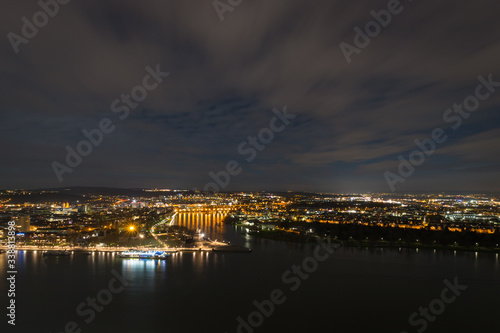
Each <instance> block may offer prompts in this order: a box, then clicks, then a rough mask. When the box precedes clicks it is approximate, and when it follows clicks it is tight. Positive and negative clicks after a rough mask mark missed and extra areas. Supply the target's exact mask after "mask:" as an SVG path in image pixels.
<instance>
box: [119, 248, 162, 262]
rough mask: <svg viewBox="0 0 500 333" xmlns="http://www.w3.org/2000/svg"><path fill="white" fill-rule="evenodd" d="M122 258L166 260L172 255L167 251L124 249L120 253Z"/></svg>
mask: <svg viewBox="0 0 500 333" xmlns="http://www.w3.org/2000/svg"><path fill="white" fill-rule="evenodd" d="M118 257H120V258H129V259H160V260H164V259H167V258H168V257H170V253H168V252H165V251H139V250H128V251H123V252H122V253H120V254H119V255H118Z"/></svg>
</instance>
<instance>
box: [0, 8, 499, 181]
mask: <svg viewBox="0 0 500 333" xmlns="http://www.w3.org/2000/svg"><path fill="white" fill-rule="evenodd" d="M402 6H403V8H404V9H403V11H402V12H401V13H400V14H399V15H397V16H393V17H392V21H391V23H390V24H389V26H387V27H386V28H383V29H382V31H381V33H380V35H379V36H377V37H375V38H373V40H372V41H371V43H370V45H368V47H366V48H365V49H363V50H362V51H361V53H360V54H354V55H353V56H352V62H351V63H350V64H348V63H347V62H346V60H345V58H344V56H343V54H342V52H341V50H340V48H339V44H340V43H341V42H347V43H350V44H353V38H354V36H355V32H354V30H353V28H354V27H355V26H359V27H362V28H363V27H364V25H365V24H366V23H367V22H368V21H370V20H372V19H373V18H372V17H371V15H370V11H371V10H375V11H379V10H382V9H384V8H386V7H387V1H361V2H359V1H358V2H346V1H326V0H324V1H316V2H314V3H309V2H304V1H298V0H293V1H289V0H288V1H285V0H277V1H243V2H242V4H241V5H240V6H238V7H236V8H235V9H234V11H233V12H226V13H225V19H224V21H223V22H221V21H220V20H219V18H218V15H217V13H216V11H215V9H214V8H213V6H212V2H211V1H203V2H201V1H194V0H186V1H161V2H158V1H145V2H140V3H139V2H137V1H132V0H121V1H113V0H106V1H97V0H93V1H77V0H73V1H71V2H70V3H69V4H67V5H64V6H61V8H60V10H59V13H58V14H57V15H56V16H55V17H54V18H51V19H50V21H49V23H48V24H47V25H46V26H45V27H43V28H40V29H39V32H38V34H37V35H36V36H35V37H34V38H33V39H32V40H30V41H29V42H28V44H26V45H24V44H22V45H20V46H19V49H20V51H19V53H18V54H15V53H14V51H13V49H12V47H11V45H10V43H9V40H8V39H7V34H8V33H9V32H14V33H16V34H20V31H21V26H22V22H21V17H23V16H26V17H28V18H30V19H31V17H32V15H33V14H34V13H35V12H36V11H38V10H40V8H39V7H38V5H37V4H36V2H32V1H18V0H8V1H6V3H5V4H4V10H3V11H2V14H1V15H2V20H1V23H0V26H1V28H2V32H3V35H4V36H5V38H4V47H3V48H2V49H1V51H0V58H1V67H0V68H1V70H2V76H1V78H0V85H1V87H2V91H1V94H2V105H1V106H0V109H1V115H0V124H1V125H0V139H1V142H2V145H1V147H2V148H1V151H0V152H1V154H2V162H1V163H0V172H1V173H2V175H3V177H2V182H1V183H0V187H41V186H47V187H48V186H59V185H60V184H59V182H58V181H57V178H56V177H55V175H54V173H53V171H52V168H51V163H52V162H53V161H55V160H56V161H61V162H63V160H64V157H65V146H66V145H70V146H72V147H75V146H76V144H77V143H78V142H79V141H80V140H82V139H84V137H83V135H82V134H81V131H82V130H83V129H87V130H90V129H92V128H96V127H97V126H98V124H99V121H100V120H101V119H102V118H106V117H107V118H110V119H112V121H113V122H114V124H115V125H116V130H115V131H114V132H113V133H111V134H109V135H107V136H106V137H105V138H104V141H103V143H102V144H101V145H100V146H98V147H96V148H95V149H94V151H93V153H92V154H91V155H90V156H88V157H85V158H84V161H83V163H82V164H81V165H80V166H79V167H77V168H75V171H74V172H73V173H71V174H67V175H65V180H64V182H63V185H65V186H66V185H75V184H79V185H84V184H88V185H108V186H124V187H127V186H171V187H183V188H186V187H187V188H189V187H191V188H192V187H202V186H203V185H204V184H205V183H206V182H208V181H210V178H209V176H208V172H209V171H218V170H222V169H223V168H224V167H225V164H226V163H227V161H229V160H231V159H235V160H238V161H240V162H242V165H243V169H244V172H242V174H241V175H239V176H237V177H234V179H232V181H231V184H230V186H229V187H228V189H263V188H266V189H272V188H275V189H287V190H293V189H309V190H319V191H387V190H388V186H387V184H386V183H385V178H384V176H383V173H384V172H385V171H387V170H390V171H394V170H395V169H396V168H397V166H398V159H397V157H398V156H399V155H404V156H407V155H408V154H409V153H410V152H411V151H412V150H413V149H415V144H414V140H415V139H425V138H427V137H429V135H430V133H431V132H432V130H433V129H434V128H436V127H443V128H445V127H446V126H448V127H449V124H446V123H445V122H444V121H443V113H444V112H445V110H446V109H447V108H449V107H451V106H452V105H453V103H462V102H463V100H464V98H465V97H467V96H468V95H471V94H473V93H474V89H475V87H476V85H477V84H478V81H477V77H478V76H479V75H483V76H487V75H488V74H489V73H492V74H493V77H494V78H496V80H498V81H500V70H499V67H498V58H499V56H500V43H499V42H498V38H497V36H499V34H500V24H498V20H497V19H496V13H498V9H499V8H500V5H499V4H498V2H496V1H492V0H479V1H475V2H470V1H458V2H457V1H448V0H447V1H441V2H438V3H436V2H432V1H412V2H409V1H403V2H402ZM156 64H160V66H161V69H162V70H163V71H168V72H170V76H169V77H168V78H166V79H165V81H164V82H163V83H162V84H161V85H160V86H159V87H158V88H157V89H155V90H154V91H151V92H150V93H149V94H148V97H147V99H146V100H145V101H143V102H141V103H140V105H139V106H138V107H137V108H136V109H134V110H132V111H131V113H130V116H129V117H128V118H127V119H125V120H123V121H122V120H119V119H118V114H116V113H113V112H112V111H111V103H112V102H113V100H115V99H116V98H119V97H120V95H121V94H122V93H129V92H130V90H131V89H132V88H133V87H135V86H136V85H138V84H141V83H142V79H143V77H144V75H145V74H146V70H145V68H146V66H151V67H155V66H156ZM499 104H500V91H498V92H496V93H495V94H493V95H492V96H491V97H490V98H489V99H488V100H487V101H484V102H482V103H481V106H480V109H479V110H478V111H476V112H475V113H474V114H473V115H472V116H471V117H470V118H468V119H466V120H464V123H463V125H462V126H461V127H460V128H459V129H458V130H456V131H450V132H448V133H449V139H448V140H447V141H446V142H445V143H443V144H442V145H440V146H439V147H437V150H436V152H435V154H434V155H433V156H431V157H429V158H428V159H427V161H426V163H425V164H424V165H422V166H420V167H419V168H418V170H417V171H416V172H415V173H414V174H413V175H412V176H411V177H410V178H409V179H408V180H407V181H406V182H405V183H403V184H400V186H399V187H398V190H400V191H412V190H419V191H420V190H447V189H450V190H451V189H452V190H490V191H497V190H499V189H500V184H499V183H498V180H499V179H500V178H499V177H498V172H497V170H498V168H497V166H498V163H500V160H499V157H498V156H499V154H498V147H499V145H498V143H497V141H498V139H497V138H498V135H497V134H498V133H497V129H496V127H497V126H498V125H497V124H498V123H499V115H498V109H499ZM284 105H287V107H288V110H289V112H290V113H293V114H296V115H297V117H296V118H295V119H294V120H293V121H292V123H291V124H290V125H289V126H287V128H286V129H285V130H284V131H282V132H280V133H277V134H276V138H275V140H274V141H273V142H271V143H270V144H268V145H267V146H266V148H265V150H263V151H262V152H259V154H258V156H257V158H256V159H255V160H254V161H253V162H251V163H246V162H245V157H244V156H241V155H240V154H239V153H238V150H237V148H238V145H239V144H240V143H242V142H243V141H244V140H247V137H248V136H249V135H256V134H257V133H258V132H259V130H260V129H261V128H263V127H266V126H268V125H269V120H270V119H271V118H272V117H273V113H272V111H271V110H272V109H273V108H274V107H276V108H278V109H280V110H281V109H282V107H283V106H284Z"/></svg>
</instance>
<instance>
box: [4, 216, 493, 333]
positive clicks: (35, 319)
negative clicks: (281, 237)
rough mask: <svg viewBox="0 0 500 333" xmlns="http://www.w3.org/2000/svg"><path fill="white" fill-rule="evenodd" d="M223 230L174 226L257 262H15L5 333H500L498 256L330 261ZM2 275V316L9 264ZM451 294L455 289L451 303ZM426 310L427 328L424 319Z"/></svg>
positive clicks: (207, 223) (184, 256) (340, 257)
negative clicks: (12, 312)
mask: <svg viewBox="0 0 500 333" xmlns="http://www.w3.org/2000/svg"><path fill="white" fill-rule="evenodd" d="M221 221H222V220H221V218H220V217H218V216H215V217H214V216H212V215H210V216H207V215H203V214H199V215H197V216H191V217H189V216H179V220H178V223H180V224H182V225H185V226H191V227H193V228H201V229H202V231H203V232H204V233H205V234H206V235H207V236H208V237H210V238H212V239H215V238H217V239H218V240H220V239H224V240H226V241H231V242H232V243H234V244H238V245H242V246H246V247H250V248H252V249H253V251H252V252H251V253H217V254H215V253H207V252H201V253H200V252H195V253H188V252H185V253H179V254H175V255H173V256H172V257H171V258H169V259H168V260H166V261H155V260H150V261H148V260H129V259H120V258H118V257H117V256H116V254H112V253H100V254H93V255H90V256H86V255H83V254H80V253H75V254H73V255H72V256H71V257H60V258H50V257H43V256H42V254H41V253H40V252H39V251H38V252H29V251H20V252H19V253H18V256H17V266H18V267H17V276H16V295H15V301H16V326H15V327H8V326H9V325H7V319H8V318H7V317H6V316H5V314H2V318H3V319H2V321H3V322H2V324H1V325H0V327H7V330H6V331H7V332H30V333H31V332H36V333H38V332H53V333H59V332H96V333H100V332H137V333H139V332H141V333H142V332H145V333H148V332H201V333H205V332H221V333H224V332H238V326H240V328H239V332H245V333H249V332H342V333H343V332H352V333H358V332H359V333H361V332H362V333H366V332H380V333H382V332H383V333H386V332H394V333H399V332H403V331H406V332H408V333H411V332H418V330H419V329H420V330H421V331H422V332H423V331H425V332H440V333H444V332H481V333H485V332H497V331H498V327H499V326H498V320H497V315H498V311H499V310H498V301H499V295H500V283H499V282H500V267H499V258H498V255H496V254H489V253H478V254H476V253H472V252H457V253H454V252H453V251H433V250H422V249H420V250H417V249H401V250H400V249H397V248H396V249H366V248H361V249H359V248H347V247H341V248H339V249H336V250H335V251H332V253H329V252H328V249H326V248H324V247H322V245H320V244H297V243H288V242H279V241H273V240H266V239H259V238H252V237H251V236H245V235H242V234H241V231H242V230H241V228H240V227H234V226H230V225H224V224H222V222H221ZM294 265H296V269H297V267H299V269H300V274H298V273H294V271H293V266H294ZM0 272H1V273H0V275H1V276H2V283H1V284H0V292H1V294H2V299H3V300H5V301H4V302H3V307H2V308H3V309H4V310H3V311H4V312H6V310H5V309H6V307H7V306H8V304H7V301H6V299H7V292H8V284H7V283H6V277H7V273H6V272H7V257H6V255H5V254H2V255H0ZM455 279H456V281H455ZM445 280H446V281H447V282H445ZM450 284H451V285H452V286H453V284H458V286H459V288H458V290H455V293H454V292H453V291H451V290H450V287H449V285H450ZM446 288H447V290H445V289H446ZM455 289H456V288H455ZM443 297H444V298H443ZM94 298H95V299H96V300H97V301H96V302H97V303H96V304H95V307H94V308H93V307H92V305H91V304H92V303H91V302H92V299H94ZM271 300H274V301H275V302H272V301H271ZM254 301H255V302H254ZM255 303H257V305H255ZM270 304H272V306H271V305H270ZM429 306H431V310H430V312H428V313H427V317H426V316H425V315H423V314H418V312H419V311H421V310H422V311H425V309H426V308H428V307H429ZM259 307H260V309H261V310H260V311H259V310H258V308H259ZM257 311H259V312H257ZM263 312H264V314H262V313H263ZM413 313H417V315H416V316H415V315H414V317H413V325H412V324H410V322H409V317H410V316H412V314H413ZM238 318H239V319H238ZM242 322H244V323H243V324H242ZM252 325H253V326H252ZM254 326H255V327H254ZM79 330H81V331H79ZM2 332H5V330H4V329H2Z"/></svg>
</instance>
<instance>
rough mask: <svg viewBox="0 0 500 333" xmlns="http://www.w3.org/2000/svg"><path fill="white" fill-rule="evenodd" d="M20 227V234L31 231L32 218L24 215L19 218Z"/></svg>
mask: <svg viewBox="0 0 500 333" xmlns="http://www.w3.org/2000/svg"><path fill="white" fill-rule="evenodd" d="M17 223H18V225H20V226H21V229H20V230H19V231H20V232H29V231H30V217H29V216H28V215H22V216H19V217H18V218H17Z"/></svg>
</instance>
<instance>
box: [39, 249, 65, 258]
mask: <svg viewBox="0 0 500 333" xmlns="http://www.w3.org/2000/svg"><path fill="white" fill-rule="evenodd" d="M70 255H71V252H69V251H65V250H57V251H45V252H43V256H45V257H46V256H54V257H67V256H70Z"/></svg>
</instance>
